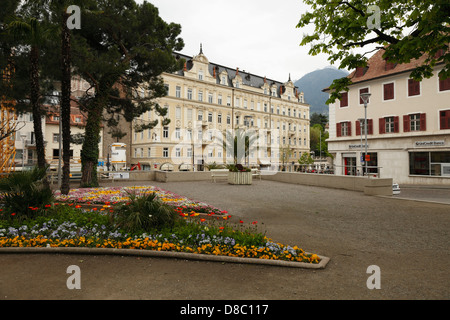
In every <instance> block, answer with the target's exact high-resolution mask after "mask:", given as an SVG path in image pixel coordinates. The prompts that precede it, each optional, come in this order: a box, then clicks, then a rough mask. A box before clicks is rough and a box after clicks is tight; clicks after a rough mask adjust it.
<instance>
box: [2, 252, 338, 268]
mask: <svg viewBox="0 0 450 320" xmlns="http://www.w3.org/2000/svg"><path fill="white" fill-rule="evenodd" d="M2 253H14V254H25V253H32V254H36V253H52V254H54V253H60V254H91V255H126V256H140V257H156V258H175V259H186V260H200V261H214V262H229V263H246V264H260V265H271V266H278V267H291V268H306V269H324V268H325V266H326V265H327V263H328V261H330V258H327V257H323V256H319V255H318V257H319V258H320V259H321V261H320V262H319V263H318V264H313V263H306V262H293V261H283V260H270V259H256V258H240V257H229V256H217V255H209V254H195V253H186V252H172V251H156V250H140V249H114V248H77V247H4V248H0V254H2Z"/></svg>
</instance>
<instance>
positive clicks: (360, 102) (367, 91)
mask: <svg viewBox="0 0 450 320" xmlns="http://www.w3.org/2000/svg"><path fill="white" fill-rule="evenodd" d="M361 93H369V88H362V89H359V104H364V101H363V99H361ZM369 101H370V98H369V100H367V103H369Z"/></svg>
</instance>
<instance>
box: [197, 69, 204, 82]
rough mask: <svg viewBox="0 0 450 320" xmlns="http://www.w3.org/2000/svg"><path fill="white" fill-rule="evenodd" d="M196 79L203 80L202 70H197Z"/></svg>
mask: <svg viewBox="0 0 450 320" xmlns="http://www.w3.org/2000/svg"><path fill="white" fill-rule="evenodd" d="M198 80H203V70H200V71H199V72H198Z"/></svg>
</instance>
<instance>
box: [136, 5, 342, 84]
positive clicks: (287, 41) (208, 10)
mask: <svg viewBox="0 0 450 320" xmlns="http://www.w3.org/2000/svg"><path fill="white" fill-rule="evenodd" d="M137 2H142V1H140V0H137ZM149 2H150V3H152V4H153V5H154V6H155V7H157V8H158V9H159V14H160V16H161V17H162V18H163V19H164V20H165V21H166V22H175V23H178V24H180V25H181V27H182V33H181V38H183V40H184V42H185V47H184V49H183V50H182V51H181V53H183V54H186V55H190V56H192V55H196V54H198V53H199V51H200V43H202V44H203V53H204V54H205V55H206V57H207V58H208V59H209V61H210V62H213V63H217V64H221V65H224V66H227V67H231V68H237V67H238V68H239V70H245V71H247V72H250V73H253V74H255V75H259V76H266V77H267V78H268V79H272V80H277V81H283V82H284V81H287V80H288V78H289V73H290V74H291V79H292V80H293V81H294V80H297V79H299V78H301V77H302V76H304V75H305V74H307V73H309V72H311V71H314V70H316V69H322V68H324V67H326V66H328V65H329V62H328V61H327V56H326V55H324V54H320V55H317V56H314V57H313V56H309V55H308V50H309V45H307V46H300V42H301V40H302V35H303V34H304V33H311V32H312V30H313V26H312V25H311V26H310V28H309V30H308V29H307V30H305V29H297V28H296V25H297V23H298V21H299V20H300V16H301V14H302V13H304V12H306V10H307V8H308V7H307V6H306V5H305V4H304V3H303V2H302V1H301V0H278V1H273V0H149ZM336 67H337V66H336Z"/></svg>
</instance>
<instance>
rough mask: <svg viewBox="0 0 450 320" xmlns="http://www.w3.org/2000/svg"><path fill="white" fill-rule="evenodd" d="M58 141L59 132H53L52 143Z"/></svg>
mask: <svg viewBox="0 0 450 320" xmlns="http://www.w3.org/2000/svg"><path fill="white" fill-rule="evenodd" d="M58 142H59V133H54V134H53V143H58Z"/></svg>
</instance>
